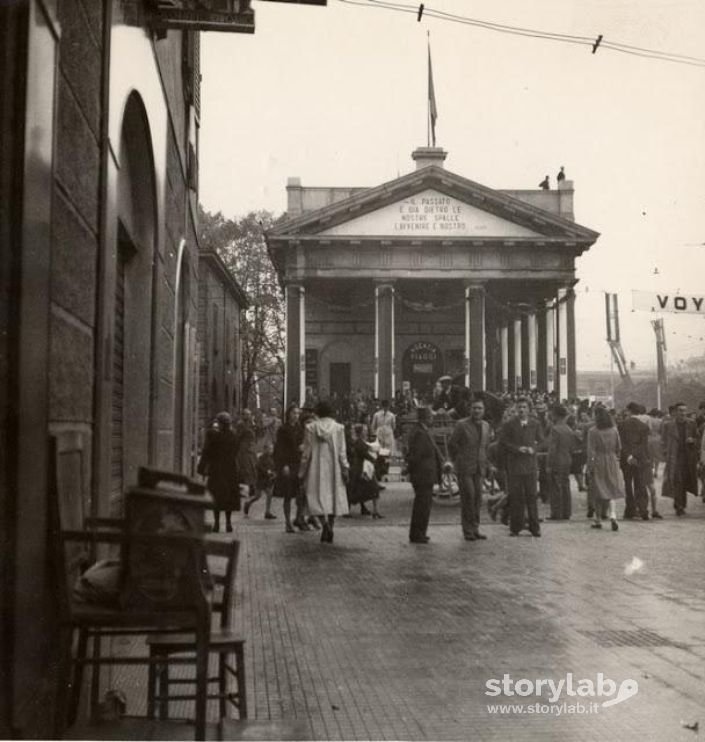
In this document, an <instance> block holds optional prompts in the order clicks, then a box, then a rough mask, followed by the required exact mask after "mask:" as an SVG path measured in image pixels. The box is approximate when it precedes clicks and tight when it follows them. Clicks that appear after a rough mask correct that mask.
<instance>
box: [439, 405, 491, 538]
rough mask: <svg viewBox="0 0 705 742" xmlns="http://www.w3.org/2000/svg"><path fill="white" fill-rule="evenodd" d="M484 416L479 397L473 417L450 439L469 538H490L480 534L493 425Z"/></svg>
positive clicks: (462, 515) (463, 516)
mask: <svg viewBox="0 0 705 742" xmlns="http://www.w3.org/2000/svg"><path fill="white" fill-rule="evenodd" d="M484 418H485V403H484V402H483V401H482V400H481V399H476V400H475V401H474V402H473V403H472V405H471V406H470V417H466V418H464V419H462V420H460V421H459V422H458V423H457V424H456V426H455V428H454V429H453V434H452V435H451V437H450V439H449V441H448V453H449V454H450V457H451V459H452V460H453V464H454V466H455V471H456V474H457V475H458V484H459V486H460V508H461V515H460V519H461V526H462V529H463V536H464V537H465V540H466V541H477V540H479V539H486V538H487V536H485V535H484V534H483V533H480V505H481V503H482V479H483V477H484V476H485V474H486V470H487V447H488V445H489V443H490V426H489V423H488V422H486V420H485V419H484Z"/></svg>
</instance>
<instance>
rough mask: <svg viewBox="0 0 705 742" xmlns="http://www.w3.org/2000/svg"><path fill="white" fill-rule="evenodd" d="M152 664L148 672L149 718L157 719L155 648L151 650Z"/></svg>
mask: <svg viewBox="0 0 705 742" xmlns="http://www.w3.org/2000/svg"><path fill="white" fill-rule="evenodd" d="M149 659H150V663H149V666H148V670H147V718H148V719H154V718H155V717H156V708H155V701H154V697H155V696H156V695H157V669H158V667H157V665H156V664H155V662H154V661H155V660H156V654H155V652H154V649H153V648H150V650H149Z"/></svg>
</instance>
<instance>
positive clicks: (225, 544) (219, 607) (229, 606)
mask: <svg viewBox="0 0 705 742" xmlns="http://www.w3.org/2000/svg"><path fill="white" fill-rule="evenodd" d="M206 553H207V554H208V556H217V557H225V559H226V569H225V575H224V577H223V596H222V600H221V601H220V602H217V603H214V605H213V611H214V612H216V613H219V615H220V628H221V629H230V628H232V620H233V609H234V606H235V581H236V578H237V568H238V560H239V557H240V542H239V541H238V540H236V539H234V540H232V541H208V542H207V546H206Z"/></svg>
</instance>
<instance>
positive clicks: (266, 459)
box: [245, 442, 277, 520]
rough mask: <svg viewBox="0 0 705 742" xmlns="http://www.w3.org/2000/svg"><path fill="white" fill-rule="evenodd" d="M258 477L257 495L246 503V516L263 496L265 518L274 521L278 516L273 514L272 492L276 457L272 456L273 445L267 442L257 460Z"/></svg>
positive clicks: (256, 482) (256, 481)
mask: <svg viewBox="0 0 705 742" xmlns="http://www.w3.org/2000/svg"><path fill="white" fill-rule="evenodd" d="M256 473H257V477H256V480H255V494H254V497H251V498H250V499H249V500H248V501H247V502H246V503H245V515H246V516H247V515H248V514H249V512H250V508H251V507H252V505H253V504H254V503H256V502H257V500H259V499H260V498H261V497H262V495H264V497H265V500H264V502H265V505H264V517H265V518H266V519H267V520H273V519H274V518H276V517H277V516H276V515H274V513H273V512H272V491H273V489H274V479H275V474H274V457H273V456H272V444H271V443H269V442H266V443H265V444H264V446H263V448H262V453H261V454H260V455H259V456H258V458H257V468H256Z"/></svg>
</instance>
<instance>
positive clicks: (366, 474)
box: [348, 423, 382, 518]
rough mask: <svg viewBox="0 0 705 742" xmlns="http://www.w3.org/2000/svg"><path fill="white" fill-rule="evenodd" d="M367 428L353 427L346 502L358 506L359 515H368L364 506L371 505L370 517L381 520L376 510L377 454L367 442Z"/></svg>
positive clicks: (358, 425)
mask: <svg viewBox="0 0 705 742" xmlns="http://www.w3.org/2000/svg"><path fill="white" fill-rule="evenodd" d="M366 438H367V427H366V426H365V425H361V424H360V423H358V424H357V425H355V426H353V437H352V442H351V444H350V449H349V454H348V457H349V461H350V481H349V482H348V502H349V503H350V504H351V505H360V513H361V514H362V515H369V514H370V511H369V510H367V508H366V504H367V503H368V502H370V503H372V517H373V518H381V517H382V516H381V514H380V513H379V512H378V510H377V500H378V499H379V484H378V483H377V478H376V477H375V461H376V459H377V454H376V452H375V451H374V449H373V447H372V445H370V444H369V443H368V442H367V440H366Z"/></svg>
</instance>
